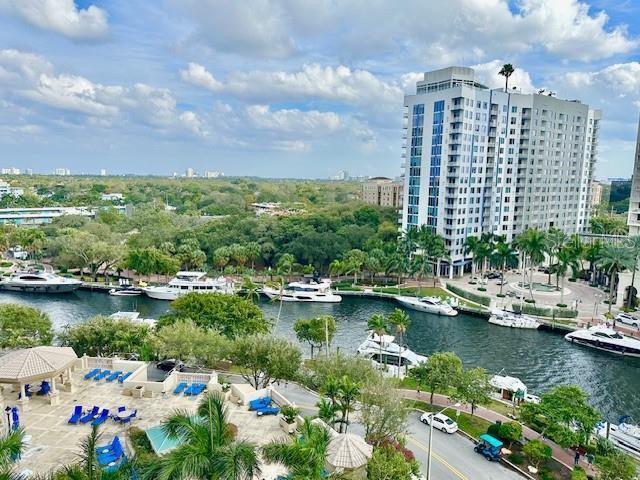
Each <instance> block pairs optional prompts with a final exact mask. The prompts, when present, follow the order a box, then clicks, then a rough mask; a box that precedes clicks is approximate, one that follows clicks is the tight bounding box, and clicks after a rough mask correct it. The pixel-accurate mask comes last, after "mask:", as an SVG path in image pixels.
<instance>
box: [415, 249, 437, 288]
mask: <svg viewBox="0 0 640 480" xmlns="http://www.w3.org/2000/svg"><path fill="white" fill-rule="evenodd" d="M411 270H412V272H413V273H415V274H417V275H418V292H420V290H421V289H422V280H424V277H426V276H427V275H428V274H430V273H432V272H433V265H432V264H431V259H430V258H429V257H428V256H427V255H426V254H425V253H422V254H420V255H414V256H413V259H412V260H411Z"/></svg>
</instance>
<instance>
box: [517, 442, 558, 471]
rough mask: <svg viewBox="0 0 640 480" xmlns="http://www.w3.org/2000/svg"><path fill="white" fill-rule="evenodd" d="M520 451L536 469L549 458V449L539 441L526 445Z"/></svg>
mask: <svg viewBox="0 0 640 480" xmlns="http://www.w3.org/2000/svg"><path fill="white" fill-rule="evenodd" d="M522 451H523V453H524V454H525V455H526V456H527V458H528V459H529V461H530V462H531V463H532V464H533V465H534V466H535V467H536V468H538V467H539V466H540V464H541V463H543V462H546V461H547V460H549V459H550V458H551V447H550V446H549V445H547V444H546V443H544V442H542V441H540V440H531V441H530V442H528V443H526V444H525V446H524V447H522Z"/></svg>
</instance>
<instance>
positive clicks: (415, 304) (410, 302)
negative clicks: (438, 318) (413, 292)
mask: <svg viewBox="0 0 640 480" xmlns="http://www.w3.org/2000/svg"><path fill="white" fill-rule="evenodd" d="M396 300H397V301H398V302H399V303H400V304H401V305H404V306H405V307H407V308H411V309H412V310H418V311H420V312H427V313H433V314H436V315H446V316H448V317H455V316H456V315H457V314H458V311H457V310H456V309H455V308H453V307H452V306H451V305H449V304H448V303H446V302H443V301H442V299H440V298H438V297H422V298H418V297H403V296H399V297H396Z"/></svg>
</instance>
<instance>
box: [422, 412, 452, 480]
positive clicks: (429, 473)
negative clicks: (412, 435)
mask: <svg viewBox="0 0 640 480" xmlns="http://www.w3.org/2000/svg"><path fill="white" fill-rule="evenodd" d="M452 406H453V407H456V408H458V407H459V406H460V403H455V404H454V405H452ZM448 408H451V407H444V408H443V409H442V410H440V411H439V412H437V413H432V414H431V420H429V446H428V451H429V452H428V455H427V480H431V443H432V439H433V418H434V417H435V416H436V415H439V414H441V413H442V412H444V411H445V410H446V409H448Z"/></svg>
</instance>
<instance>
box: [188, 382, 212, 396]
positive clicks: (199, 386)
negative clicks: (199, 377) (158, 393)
mask: <svg viewBox="0 0 640 480" xmlns="http://www.w3.org/2000/svg"><path fill="white" fill-rule="evenodd" d="M205 388H207V386H206V385H205V384H204V383H194V384H192V385H191V386H190V387H189V388H187V390H186V391H185V392H184V394H185V395H189V396H193V397H197V396H198V395H200V394H201V393H202V391H203V390H204V389H205Z"/></svg>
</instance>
